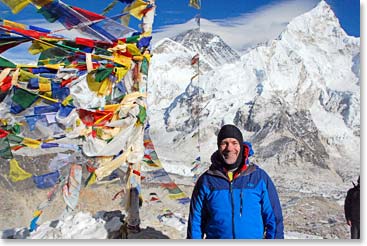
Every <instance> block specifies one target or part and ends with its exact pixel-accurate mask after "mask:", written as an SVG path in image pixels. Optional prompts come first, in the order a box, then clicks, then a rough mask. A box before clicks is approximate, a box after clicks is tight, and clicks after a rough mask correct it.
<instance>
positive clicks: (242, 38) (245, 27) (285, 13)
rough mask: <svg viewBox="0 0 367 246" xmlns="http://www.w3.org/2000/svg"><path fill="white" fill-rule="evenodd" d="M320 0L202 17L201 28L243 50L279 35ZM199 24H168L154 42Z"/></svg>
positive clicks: (294, 2)
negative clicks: (211, 17) (214, 17)
mask: <svg viewBox="0 0 367 246" xmlns="http://www.w3.org/2000/svg"><path fill="white" fill-rule="evenodd" d="M318 2H319V0H289V1H282V2H277V3H275V4H270V5H266V6H264V7H261V8H258V9H257V10H256V11H255V12H251V13H245V14H242V15H240V16H238V17H235V18H226V19H212V20H207V19H201V21H200V22H201V25H200V30H202V31H204V32H211V33H214V34H217V35H219V36H220V37H221V38H222V39H223V40H224V41H225V42H226V43H227V44H228V45H230V46H231V47H232V48H234V49H236V50H238V51H241V50H244V49H246V48H249V47H252V46H255V45H256V44H258V43H262V42H266V41H268V40H272V39H275V38H276V37H277V36H278V35H279V34H280V33H281V32H282V31H283V30H284V28H285V27H286V25H287V24H288V23H289V22H290V21H291V20H292V19H293V18H295V17H297V16H299V15H301V14H303V13H305V12H307V11H309V10H311V9H312V8H314V7H315V6H316V4H317V3H318ZM195 27H197V25H196V23H195V21H194V20H190V21H188V22H186V23H183V24H178V25H170V26H164V27H162V28H160V29H157V30H156V32H155V33H154V34H153V42H157V41H159V40H160V39H162V38H164V37H173V36H176V35H177V34H179V33H181V32H183V31H187V30H189V29H192V28H195Z"/></svg>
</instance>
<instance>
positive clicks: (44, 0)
mask: <svg viewBox="0 0 367 246" xmlns="http://www.w3.org/2000/svg"><path fill="white" fill-rule="evenodd" d="M30 1H31V2H32V3H33V4H34V5H36V6H37V7H38V8H41V7H43V6H45V5H46V4H48V3H51V2H52V1H53V0H30Z"/></svg>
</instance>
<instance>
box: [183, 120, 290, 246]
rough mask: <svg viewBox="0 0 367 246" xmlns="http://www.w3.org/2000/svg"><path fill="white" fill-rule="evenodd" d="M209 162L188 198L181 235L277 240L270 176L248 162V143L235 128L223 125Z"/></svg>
mask: <svg viewBox="0 0 367 246" xmlns="http://www.w3.org/2000/svg"><path fill="white" fill-rule="evenodd" d="M217 144H218V150H217V151H216V152H214V153H213V155H212V157H211V161H212V165H211V166H210V168H209V170H208V171H206V172H205V173H204V174H203V175H201V176H200V178H199V179H198V181H197V183H196V185H195V187H194V191H193V193H192V197H191V204H190V215H189V222H188V228H187V238H190V239H201V238H207V239H215V238H218V239H231V238H233V239H262V238H266V239H275V238H276V239H283V238H284V232H283V215H282V211H281V206H280V202H279V198H278V194H277V191H276V189H275V187H274V184H273V182H272V181H271V179H270V177H269V176H268V175H267V174H266V172H265V171H264V170H262V169H261V168H259V167H258V166H257V165H255V164H252V163H249V162H248V157H249V154H250V153H251V151H252V149H251V145H250V144H248V143H244V144H243V137H242V134H241V131H240V130H239V129H238V128H237V127H235V126H234V125H224V126H223V127H222V128H221V130H220V131H219V134H218V139H217Z"/></svg>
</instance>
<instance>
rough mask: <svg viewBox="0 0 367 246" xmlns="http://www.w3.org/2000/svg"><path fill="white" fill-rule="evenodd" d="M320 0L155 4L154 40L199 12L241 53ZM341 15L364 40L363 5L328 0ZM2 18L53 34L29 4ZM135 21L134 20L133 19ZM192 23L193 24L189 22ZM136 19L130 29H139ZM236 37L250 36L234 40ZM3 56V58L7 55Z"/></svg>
mask: <svg viewBox="0 0 367 246" xmlns="http://www.w3.org/2000/svg"><path fill="white" fill-rule="evenodd" d="M63 2H65V3H67V4H70V5H74V6H77V7H81V8H85V9H87V10H90V11H93V12H96V13H101V12H102V11H103V9H104V8H105V7H106V6H107V5H108V4H109V3H111V2H112V0H109V1H103V0H64V1H63ZM318 2H319V0H226V1H225V0H201V3H202V8H201V10H200V11H199V10H197V9H194V8H192V7H189V6H188V3H189V0H156V4H157V11H156V16H155V20H154V25H153V29H154V30H155V34H154V35H153V41H158V40H160V39H161V38H163V37H170V36H173V35H176V34H178V33H179V32H181V31H184V30H188V29H191V28H193V27H195V25H196V23H195V22H194V21H193V20H192V19H193V18H194V17H195V16H196V15H197V14H198V13H200V15H201V18H202V22H201V25H202V26H201V27H202V29H203V30H204V31H211V32H214V33H216V34H218V35H220V36H221V37H222V38H223V39H224V41H226V42H227V43H229V45H231V46H232V47H233V48H235V49H237V50H243V49H245V48H246V47H250V46H252V45H255V44H256V43H259V42H264V41H267V40H271V39H274V38H276V37H277V36H278V35H279V34H280V33H281V31H282V30H283V29H284V28H285V26H286V25H287V23H288V22H289V21H290V20H291V19H293V18H294V17H296V16H298V15H301V14H302V13H305V12H307V11H309V10H311V9H312V8H313V7H315V6H316V5H317V3H318ZM326 2H327V3H328V4H329V5H330V6H331V8H332V9H333V11H334V12H335V14H336V16H337V17H338V19H339V21H340V23H341V25H342V27H343V29H344V30H345V31H346V32H347V33H348V34H349V35H352V36H356V37H359V36H360V1H359V0H326ZM124 6H125V4H123V3H120V2H118V3H117V5H116V6H115V8H114V9H113V10H112V11H111V12H110V13H109V14H108V16H112V15H115V14H118V13H120V12H121V11H122V9H123V7H124ZM0 17H1V18H3V19H9V20H13V21H17V22H20V23H23V24H32V25H39V26H42V27H47V26H48V27H49V29H51V30H54V29H55V28H59V27H57V26H54V25H56V24H50V23H48V22H47V21H46V20H44V19H43V17H42V16H41V15H40V14H37V13H36V9H35V8H34V7H33V6H31V5H29V6H28V7H26V8H25V9H24V10H22V11H21V12H20V13H18V14H17V15H14V14H12V13H11V11H10V10H9V8H8V7H6V6H5V5H4V4H3V3H1V2H0ZM131 19H134V18H131ZM190 20H191V21H190ZM137 23H138V21H133V22H132V25H131V27H133V28H135V29H138V28H137V26H136V24H137ZM235 33H241V34H248V35H241V38H238V37H239V35H237V36H234V34H235ZM4 56H5V55H4Z"/></svg>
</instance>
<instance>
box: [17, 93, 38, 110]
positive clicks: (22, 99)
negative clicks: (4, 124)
mask: <svg viewBox="0 0 367 246" xmlns="http://www.w3.org/2000/svg"><path fill="white" fill-rule="evenodd" d="M37 98H38V95H37V94H34V93H31V92H29V91H26V90H23V89H22V88H17V89H16V90H15V91H14V95H13V97H12V100H13V102H15V103H16V104H18V105H20V106H21V107H22V108H24V109H26V108H28V107H29V106H31V105H32V103H34V102H35V101H36V100H37Z"/></svg>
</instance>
